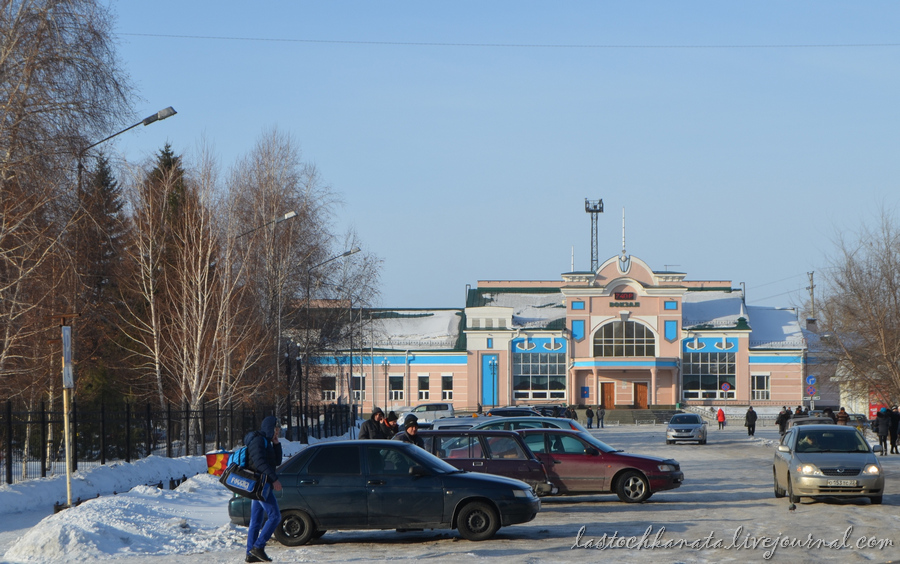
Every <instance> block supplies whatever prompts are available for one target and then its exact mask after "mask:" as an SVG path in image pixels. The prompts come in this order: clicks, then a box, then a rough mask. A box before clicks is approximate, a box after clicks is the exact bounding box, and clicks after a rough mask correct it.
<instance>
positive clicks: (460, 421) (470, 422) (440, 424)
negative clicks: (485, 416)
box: [431, 417, 480, 431]
mask: <svg viewBox="0 0 900 564" xmlns="http://www.w3.org/2000/svg"><path fill="white" fill-rule="evenodd" d="M479 420H480V419H479V418H476V417H447V418H444V419H437V420H435V421H432V423H431V428H432V429H434V430H435V431H437V430H438V429H444V430H446V429H471V428H472V427H474V426H475V424H476V423H477V422H478V421H479Z"/></svg>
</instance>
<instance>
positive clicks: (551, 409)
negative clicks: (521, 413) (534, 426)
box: [528, 405, 566, 417]
mask: <svg viewBox="0 0 900 564" xmlns="http://www.w3.org/2000/svg"><path fill="white" fill-rule="evenodd" d="M528 407H531V408H534V409H535V410H536V411H537V412H538V413H540V414H541V415H543V416H544V417H554V413H555V414H556V415H555V417H561V416H562V414H563V413H565V412H566V406H565V405H530V406H528Z"/></svg>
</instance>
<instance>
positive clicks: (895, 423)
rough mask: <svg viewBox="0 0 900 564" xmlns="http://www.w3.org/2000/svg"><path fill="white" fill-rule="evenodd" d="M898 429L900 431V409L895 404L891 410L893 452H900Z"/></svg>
mask: <svg viewBox="0 0 900 564" xmlns="http://www.w3.org/2000/svg"><path fill="white" fill-rule="evenodd" d="M897 431H900V410H898V408H897V406H896V405H895V406H894V408H893V409H892V410H891V454H900V450H898V449H897Z"/></svg>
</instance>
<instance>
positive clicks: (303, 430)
mask: <svg viewBox="0 0 900 564" xmlns="http://www.w3.org/2000/svg"><path fill="white" fill-rule="evenodd" d="M359 251H360V248H359V247H353V248H352V249H350V250H348V251H344V252H343V253H341V254H339V255H335V256H333V257H331V258H330V259H328V260H325V261H322V262H320V263H319V264H314V265H313V266H310V267H308V268H307V269H306V346H305V347H304V348H305V350H304V357H305V360H304V363H303V364H304V365H305V366H306V386H304V385H303V377H302V374H301V377H300V442H301V443H303V444H306V442H307V440H308V439H307V435H306V417H305V416H304V414H303V401H304V399H303V395H304V394H306V404H307V406H309V377H310V370H309V324H310V317H309V313H310V308H309V306H310V301H312V271H313V270H315V269H317V268H319V267H320V266H325V265H326V264H328V263H329V262H332V261H336V260H337V259H339V258H344V257H349V256H350V255H354V254H356V253H358V252H359Z"/></svg>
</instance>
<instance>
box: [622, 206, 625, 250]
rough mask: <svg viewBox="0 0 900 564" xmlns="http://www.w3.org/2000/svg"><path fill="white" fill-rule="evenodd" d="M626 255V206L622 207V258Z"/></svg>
mask: <svg viewBox="0 0 900 564" xmlns="http://www.w3.org/2000/svg"><path fill="white" fill-rule="evenodd" d="M624 257H625V208H622V258H624Z"/></svg>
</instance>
